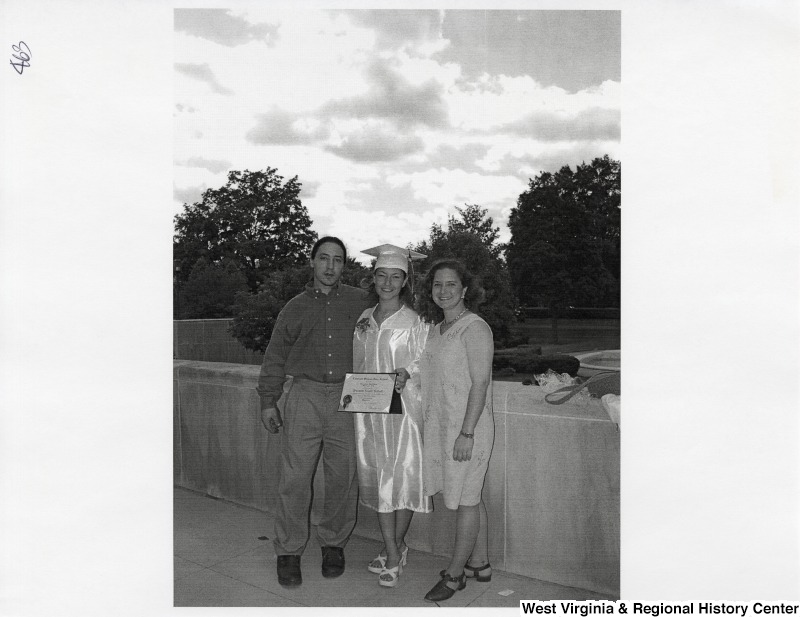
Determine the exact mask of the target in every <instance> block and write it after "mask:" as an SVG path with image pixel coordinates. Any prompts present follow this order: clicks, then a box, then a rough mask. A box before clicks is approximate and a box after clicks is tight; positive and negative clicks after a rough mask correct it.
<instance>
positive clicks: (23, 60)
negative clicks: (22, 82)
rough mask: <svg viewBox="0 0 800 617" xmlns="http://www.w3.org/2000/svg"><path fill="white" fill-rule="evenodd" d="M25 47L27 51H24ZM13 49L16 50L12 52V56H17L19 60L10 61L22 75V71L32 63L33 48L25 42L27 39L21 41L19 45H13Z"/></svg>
mask: <svg viewBox="0 0 800 617" xmlns="http://www.w3.org/2000/svg"><path fill="white" fill-rule="evenodd" d="M23 47H24V48H25V51H22V48H23ZM11 49H12V50H13V51H15V52H16V53H13V54H11V57H12V58H15V59H16V60H17V62H14V60H9V62H10V63H11V66H13V67H14V70H15V71H17V73H19V74H20V75H22V71H23V70H24V69H26V68H28V67H29V66H30V65H31V63H30V59H31V49H30V47H28V46H27V45H26V44H25V41H20V42H19V45H12V46H11Z"/></svg>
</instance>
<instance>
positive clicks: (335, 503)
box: [273, 379, 358, 555]
mask: <svg viewBox="0 0 800 617" xmlns="http://www.w3.org/2000/svg"><path fill="white" fill-rule="evenodd" d="M341 394H342V384H341V383H338V384H324V383H319V382H315V381H309V380H305V379H295V380H294V383H293V384H292V386H291V389H290V390H289V392H288V394H287V395H286V403H285V404H284V406H283V407H284V409H283V410H282V415H283V428H282V429H281V469H280V472H279V473H280V481H279V483H278V503H277V508H276V511H275V540H274V541H273V544H274V546H275V553H276V554H277V555H302V553H303V550H304V549H305V547H306V544H307V543H308V537H309V527H310V510H311V496H312V485H313V479H314V472H315V470H316V468H317V463H318V461H319V457H320V452H321V453H322V466H323V467H322V470H323V473H324V479H325V499H324V503H323V509H322V516H321V518H320V521H319V524H318V527H317V540H318V542H319V544H320V546H338V547H342V548H344V545H345V544H347V540H348V538H349V537H350V534H351V533H352V532H353V528H354V527H355V524H356V513H357V509H358V504H357V499H358V478H357V475H356V474H357V467H356V446H355V432H354V427H353V417H352V415H351V414H350V413H345V412H337V411H336V410H337V409H338V408H339V398H340V397H341Z"/></svg>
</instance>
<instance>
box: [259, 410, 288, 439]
mask: <svg viewBox="0 0 800 617" xmlns="http://www.w3.org/2000/svg"><path fill="white" fill-rule="evenodd" d="M261 423H262V424H263V425H264V428H265V429H267V430H268V431H269V432H270V433H277V432H278V431H279V430H280V428H281V427H282V426H283V420H282V419H281V412H280V411H278V409H277V408H276V407H265V408H264V409H262V410H261Z"/></svg>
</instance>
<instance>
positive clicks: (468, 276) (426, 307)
mask: <svg viewBox="0 0 800 617" xmlns="http://www.w3.org/2000/svg"><path fill="white" fill-rule="evenodd" d="M444 268H447V269H448V270H453V271H454V272H455V273H456V274H457V275H458V279H459V280H460V281H461V285H463V286H464V287H466V288H467V293H466V295H465V296H464V305H465V306H466V307H467V308H468V309H469V310H471V311H475V310H476V309H477V307H478V305H479V304H480V303H481V302H483V299H484V297H485V295H486V292H485V291H484V289H483V286H482V285H481V282H480V279H479V278H478V277H477V276H475V275H474V274H472V273H471V272H470V271H469V270H467V267H466V266H465V265H464V263H463V262H462V261H460V260H459V259H456V258H454V257H445V258H444V259H438V260H436V261H435V262H433V263H432V264H431V267H430V269H429V270H428V272H427V273H426V274H425V278H424V280H423V281H422V289H420V293H419V297H418V299H417V312H418V313H419V314H420V316H421V317H422V319H424V320H425V321H427V322H429V323H438V322H440V321H442V319H444V312H443V311H442V309H440V308H439V307H438V306H437V305H436V303H435V302H434V301H433V294H432V290H433V277H434V276H435V275H436V273H437V272H438V271H439V270H442V269H444Z"/></svg>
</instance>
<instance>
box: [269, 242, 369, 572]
mask: <svg viewBox="0 0 800 617" xmlns="http://www.w3.org/2000/svg"><path fill="white" fill-rule="evenodd" d="M346 261H347V250H346V249H345V246H344V243H343V242H342V241H341V240H340V239H339V238H334V237H331V236H326V237H324V238H320V239H319V240H318V241H317V242H316V243H315V244H314V248H313V249H311V269H312V270H313V274H314V278H313V281H312V282H310V283H308V285H306V288H305V290H304V291H303V293H301V294H299V295H297V296H295V297H294V298H292V299H291V300H290V301H289V302H288V303H287V304H286V306H285V307H284V308H283V310H282V311H281V312H280V315H278V320H277V322H276V324H275V328H274V329H273V331H272V338H271V339H270V342H269V346H268V347H267V350H266V352H265V354H264V362H263V364H262V365H261V375H260V377H259V380H258V388H257V390H258V394H259V396H260V397H261V421H262V422H263V423H264V426H265V427H266V429H267V430H268V431H270V432H271V433H278V432H280V433H281V439H280V444H281V446H280V447H281V466H280V480H279V483H278V502H277V508H276V512H275V531H274V535H275V539H274V541H273V544H274V546H275V553H276V554H277V556H278V582H279V583H280V584H281V585H283V586H285V587H294V586H296V585H300V584H301V583H302V582H303V577H302V574H301V570H300V556H301V555H302V554H303V550H304V549H305V546H306V544H307V542H308V536H309V527H308V520H309V507H310V503H311V494H312V481H313V478H314V471H315V470H316V467H317V461H318V460H319V456H320V449H321V450H322V464H323V469H324V474H325V501H324V504H323V513H322V517H321V519H320V521H319V525H318V527H317V539H318V541H319V543H320V546H321V547H322V575H323V576H325V577H328V578H331V577H335V576H339V575H341V574H342V572H344V546H345V544H346V543H347V540H348V538H349V537H350V534H351V533H352V531H353V528H354V527H355V522H356V511H357V507H358V506H357V503H356V499H357V497H358V479H357V477H356V456H355V434H354V430H353V418H352V417H351V415H350V414H349V413H338V412H337V409H338V406H339V400H340V398H341V393H342V383H343V381H344V375H345V373H347V372H350V371H352V370H353V330H354V328H355V324H356V320H357V319H358V316H359V315H360V314H361V312H362V311H363V310H364V309H365V308H367V306H368V304H367V300H366V295H367V294H366V292H365V291H363V290H360V289H357V288H355V287H350V286H349V285H344V284H341V283H340V282H339V279H340V278H341V276H342V270H343V268H344V265H345V262H346ZM287 375H292V376H293V377H294V380H293V382H292V387H291V389H290V390H289V392H288V393H287V395H286V399H285V400H286V402H285V404H284V405H283V407H284V409H283V415H281V412H280V411H279V410H278V408H277V406H276V403H277V401H278V399H279V398H280V396H281V393H282V391H283V384H284V381H285V379H286V376H287Z"/></svg>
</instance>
